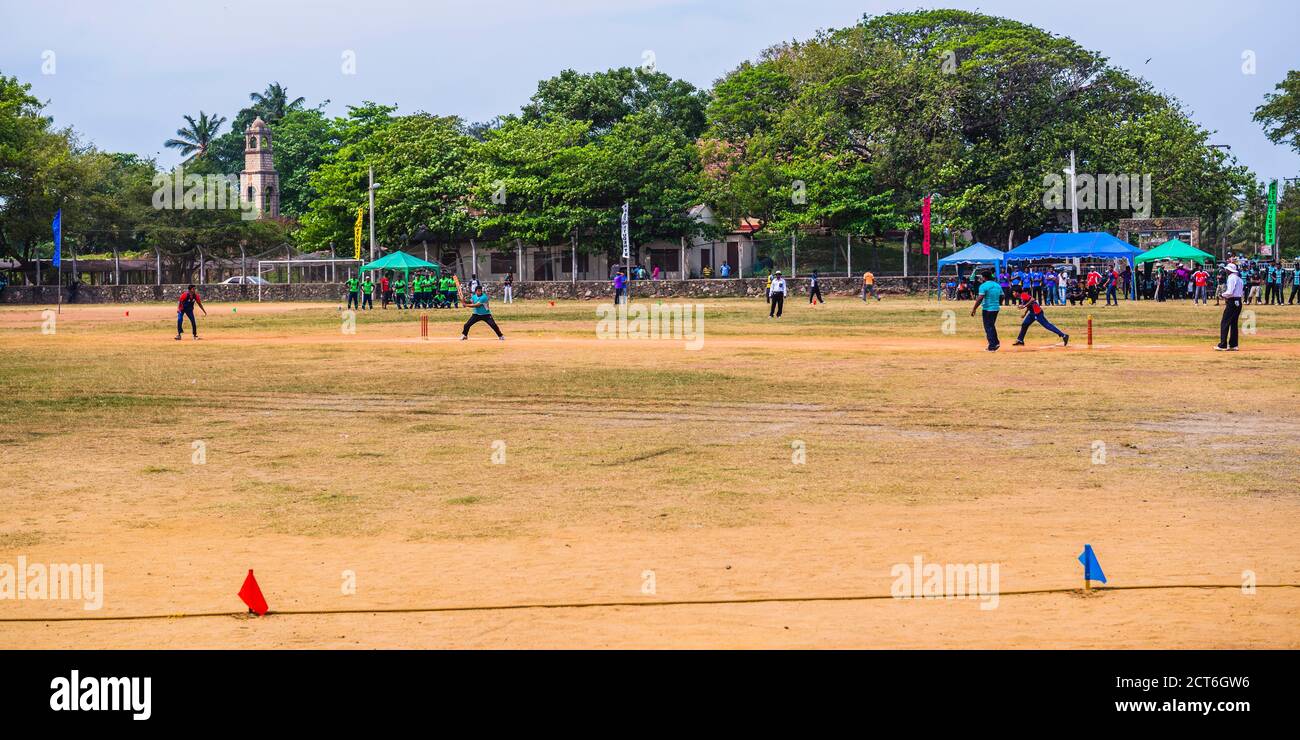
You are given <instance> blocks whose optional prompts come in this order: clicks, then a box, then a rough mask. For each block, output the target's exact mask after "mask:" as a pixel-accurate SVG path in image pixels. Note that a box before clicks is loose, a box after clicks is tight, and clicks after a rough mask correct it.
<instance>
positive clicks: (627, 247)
mask: <svg viewBox="0 0 1300 740" xmlns="http://www.w3.org/2000/svg"><path fill="white" fill-rule="evenodd" d="M631 256H632V249H631V242H630V241H629V240H628V236H627V203H624V204H623V259H628V258H629V257H631Z"/></svg>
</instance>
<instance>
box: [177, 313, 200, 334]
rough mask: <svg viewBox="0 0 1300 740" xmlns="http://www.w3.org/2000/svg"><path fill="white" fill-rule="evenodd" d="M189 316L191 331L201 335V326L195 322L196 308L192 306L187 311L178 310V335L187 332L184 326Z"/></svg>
mask: <svg viewBox="0 0 1300 740" xmlns="http://www.w3.org/2000/svg"><path fill="white" fill-rule="evenodd" d="M187 317H188V318H189V320H190V331H192V332H193V333H194V336H196V337H197V336H198V335H199V327H198V325H197V324H195V323H194V309H192V308H191V309H189V310H187V311H177V312H176V336H180V335H182V334H184V333H185V330H184V329H183V328H182V327H184V326H185V319H186V318H187Z"/></svg>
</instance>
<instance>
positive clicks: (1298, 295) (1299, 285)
mask: <svg viewBox="0 0 1300 740" xmlns="http://www.w3.org/2000/svg"><path fill="white" fill-rule="evenodd" d="M1297 299H1300V281H1297V282H1294V283H1291V297H1289V298H1287V299H1286V305H1288V306H1289V305H1291V304H1292V303H1294V302H1295V301H1296V300H1297Z"/></svg>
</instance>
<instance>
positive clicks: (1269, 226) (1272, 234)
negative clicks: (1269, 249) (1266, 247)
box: [1264, 180, 1277, 246]
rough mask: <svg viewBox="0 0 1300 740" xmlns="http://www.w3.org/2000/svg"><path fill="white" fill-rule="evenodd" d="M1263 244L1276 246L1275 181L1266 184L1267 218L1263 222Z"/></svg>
mask: <svg viewBox="0 0 1300 740" xmlns="http://www.w3.org/2000/svg"><path fill="white" fill-rule="evenodd" d="M1264 243H1265V244H1270V245H1274V246H1276V245H1277V180H1274V181H1273V182H1271V183H1269V184H1268V218H1267V219H1265V220H1264Z"/></svg>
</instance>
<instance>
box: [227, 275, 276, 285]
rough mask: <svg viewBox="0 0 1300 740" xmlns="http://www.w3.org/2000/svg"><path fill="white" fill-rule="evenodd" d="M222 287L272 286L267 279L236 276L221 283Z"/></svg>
mask: <svg viewBox="0 0 1300 740" xmlns="http://www.w3.org/2000/svg"><path fill="white" fill-rule="evenodd" d="M221 284H222V285H270V283H268V282H267V281H266V280H265V279H263V278H260V277H256V276H253V275H236V276H234V277H228V278H226V279H225V280H222V281H221Z"/></svg>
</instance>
